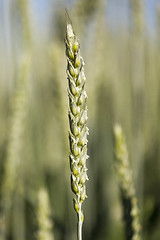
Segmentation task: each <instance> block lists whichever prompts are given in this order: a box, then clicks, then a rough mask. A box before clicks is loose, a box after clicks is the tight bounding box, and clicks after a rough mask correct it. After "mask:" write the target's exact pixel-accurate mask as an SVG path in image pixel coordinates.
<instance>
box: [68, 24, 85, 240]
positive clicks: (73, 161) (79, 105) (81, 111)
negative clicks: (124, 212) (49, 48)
mask: <svg viewBox="0 0 160 240" xmlns="http://www.w3.org/2000/svg"><path fill="white" fill-rule="evenodd" d="M65 43H66V55H67V79H68V84H69V89H68V96H69V123H70V132H69V142H70V155H69V159H70V169H71V188H72V191H73V192H74V193H75V195H76V197H75V198H74V199H73V204H74V209H75V211H76V212H77V216H78V231H77V233H78V234H77V235H78V240H82V224H83V220H84V216H83V212H82V203H83V201H84V199H85V198H86V186H85V181H86V180H87V179H88V177H87V173H86V172H87V168H86V160H87V158H88V155H87V135H88V128H87V126H86V121H87V106H86V99H87V94H86V91H85V89H84V86H85V81H86V77H85V74H84V61H83V58H82V57H81V55H80V44H79V40H78V38H77V37H76V36H75V33H74V31H73V28H72V24H71V21H70V20H69V23H68V24H67V31H66V39H65Z"/></svg>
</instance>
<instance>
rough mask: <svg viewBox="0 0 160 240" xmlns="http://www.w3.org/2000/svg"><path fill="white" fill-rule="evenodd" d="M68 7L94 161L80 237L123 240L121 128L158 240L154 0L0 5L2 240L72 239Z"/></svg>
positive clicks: (159, 65) (147, 232)
mask: <svg viewBox="0 0 160 240" xmlns="http://www.w3.org/2000/svg"><path fill="white" fill-rule="evenodd" d="M149 4H151V5H149ZM158 4H159V5H158ZM65 8H67V9H68V12H69V14H70V16H71V19H72V23H73V26H74V30H75V32H76V35H77V36H78V38H79V40H80V45H81V54H82V56H83V57H84V61H85V74H86V78H87V80H86V85H85V87H86V91H87V94H88V99H87V105H88V127H89V129H90V131H89V136H88V155H89V156H90V158H89V159H88V161H87V168H88V175H89V181H88V182H87V195H88V198H87V199H86V201H85V203H84V212H85V219H84V227H83V239H86V240H90V239H92V240H105V239H110V240H117V239H118V240H123V239H125V225H124V221H123V206H122V204H121V199H120V192H119V187H118V183H117V178H116V174H115V171H114V166H113V165H114V159H115V146H114V140H113V126H114V124H116V123H119V124H120V125H121V126H122V128H123V132H124V134H125V136H126V142H127V145H128V152H129V158H130V161H131V166H132V170H133V178H134V183H135V189H136V195H137V199H138V207H139V209H140V222H141V226H142V228H141V237H142V239H143V240H159V239H160V192H159V187H160V127H159V122H160V109H159V106H160V56H159V52H160V1H159V0H157V1H156V0H154V1H150V0H121V1H116V0H107V1H105V0H99V1H97V0H91V1H89V0H75V1H74V0H70V1H58V0H47V1H42V0H41V1H40V0H35V1H31V0H0V66H1V71H0V240H1V239H2V240H25V239H26V240H27V239H31V240H34V239H35V240H41V239H45V240H74V239H76V215H75V213H74V210H73V202H72V198H73V194H72V192H71V190H70V169H69V160H68V155H69V143H68V130H69V123H68V92H67V86H68V82H67V76H66V64H67V63H66V57H65V44H64V38H65V31H66V17H65ZM151 11H152V13H151ZM148 14H149V17H150V18H152V17H153V16H154V19H155V21H154V24H153V22H152V24H151V23H149V21H148V18H147V16H148ZM151 14H152V15H151Z"/></svg>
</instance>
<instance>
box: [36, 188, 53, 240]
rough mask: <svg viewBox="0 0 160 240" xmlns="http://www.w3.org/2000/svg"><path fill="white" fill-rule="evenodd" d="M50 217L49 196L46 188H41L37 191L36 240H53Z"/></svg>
mask: <svg viewBox="0 0 160 240" xmlns="http://www.w3.org/2000/svg"><path fill="white" fill-rule="evenodd" d="M50 216H51V209H50V204H49V196H48V192H47V190H46V188H44V187H43V188H41V189H40V190H39V191H38V209H37V221H38V232H37V240H45V239H47V240H54V236H53V233H52V228H53V224H52V221H51V219H50Z"/></svg>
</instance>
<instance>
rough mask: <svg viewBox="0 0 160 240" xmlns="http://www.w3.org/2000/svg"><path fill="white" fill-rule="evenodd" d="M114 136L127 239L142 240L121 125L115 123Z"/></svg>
mask: <svg viewBox="0 0 160 240" xmlns="http://www.w3.org/2000/svg"><path fill="white" fill-rule="evenodd" d="M114 136H115V155H116V161H115V170H116V174H117V176H118V180H119V186H120V189H121V199H122V203H123V210H124V220H125V224H126V239H127V240H140V239H141V238H140V233H139V232H140V222H139V209H138V206H137V198H136V196H135V187H134V180H133V173H132V169H131V166H130V162H129V158H128V151H127V145H126V141H125V137H124V134H123V131H122V128H121V127H120V126H119V125H115V127H114Z"/></svg>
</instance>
